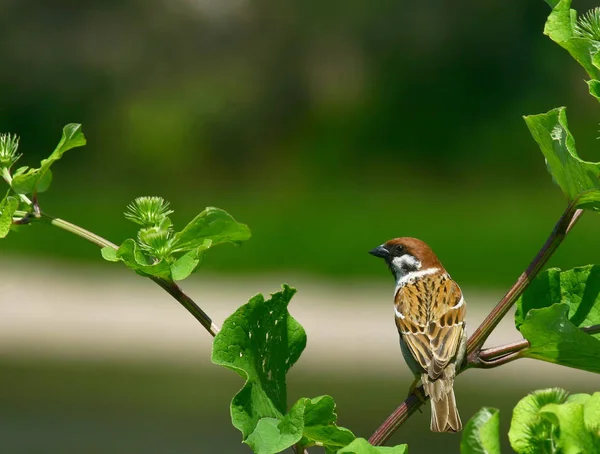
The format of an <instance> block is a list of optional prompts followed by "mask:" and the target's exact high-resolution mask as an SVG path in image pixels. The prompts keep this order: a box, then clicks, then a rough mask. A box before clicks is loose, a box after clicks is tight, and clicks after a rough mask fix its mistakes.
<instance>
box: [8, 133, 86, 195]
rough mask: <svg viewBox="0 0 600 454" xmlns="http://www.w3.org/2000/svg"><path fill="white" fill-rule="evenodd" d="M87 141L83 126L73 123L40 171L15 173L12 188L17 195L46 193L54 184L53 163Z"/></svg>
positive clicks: (41, 165)
mask: <svg viewBox="0 0 600 454" xmlns="http://www.w3.org/2000/svg"><path fill="white" fill-rule="evenodd" d="M85 143H86V140H85V137H84V135H83V132H82V131H81V125H80V124H76V123H71V124H68V125H66V126H65V127H64V128H63V132H62V137H61V139H60V142H59V143H58V145H57V146H56V148H55V149H54V151H53V152H52V154H51V155H50V156H49V157H48V158H46V159H42V162H41V163H40V167H39V168H38V169H27V170H25V169H23V168H21V169H19V171H18V172H16V173H15V175H14V178H13V180H12V183H11V187H12V188H13V190H14V191H15V192H16V193H17V194H32V193H36V192H44V191H46V190H47V189H48V187H49V186H50V183H51V182H52V173H51V171H50V167H51V166H52V164H53V163H55V162H56V161H58V160H59V159H60V158H62V155H63V154H64V153H65V152H66V151H68V150H71V149H72V148H76V147H81V146H83V145H85Z"/></svg>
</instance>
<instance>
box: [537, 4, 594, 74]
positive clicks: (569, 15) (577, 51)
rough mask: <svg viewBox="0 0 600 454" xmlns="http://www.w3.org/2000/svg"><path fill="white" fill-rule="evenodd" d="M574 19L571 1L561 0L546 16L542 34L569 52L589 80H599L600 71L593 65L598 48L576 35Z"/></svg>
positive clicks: (591, 41)
mask: <svg viewBox="0 0 600 454" xmlns="http://www.w3.org/2000/svg"><path fill="white" fill-rule="evenodd" d="M576 18H577V13H576V11H575V10H573V9H571V0H562V1H560V2H558V3H557V4H556V6H555V7H554V9H553V10H552V12H551V13H550V15H549V16H548V20H547V21H546V26H545V27H544V34H545V35H547V36H549V37H550V39H551V40H552V41H554V42H555V43H557V44H558V45H559V46H561V47H562V48H563V49H565V50H566V51H567V52H569V54H571V56H572V57H573V58H574V59H575V60H576V61H577V62H578V63H579V64H580V65H581V66H583V68H584V69H585V70H586V72H587V73H588V75H589V76H590V77H591V78H593V79H600V71H598V68H597V67H596V66H595V65H594V63H593V59H594V56H595V55H596V54H597V53H598V46H597V45H596V43H595V41H594V40H593V39H590V38H588V37H585V36H583V35H581V34H578V33H577V30H576V23H577V22H576Z"/></svg>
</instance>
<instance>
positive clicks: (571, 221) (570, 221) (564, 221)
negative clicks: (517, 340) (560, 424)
mask: <svg viewBox="0 0 600 454" xmlns="http://www.w3.org/2000/svg"><path fill="white" fill-rule="evenodd" d="M582 214H583V211H582V210H580V209H577V208H576V202H573V203H571V204H570V205H569V206H568V207H567V209H566V210H565V212H564V213H563V215H562V216H561V217H560V219H559V220H558V222H557V223H556V225H555V227H554V230H552V233H551V234H550V236H549V237H548V239H547V240H546V242H545V243H544V245H543V246H542V248H541V249H540V251H539V252H538V253H537V255H536V256H535V258H534V259H533V260H532V261H531V263H530V264H529V266H528V267H527V269H526V270H525V271H524V272H523V274H521V276H519V278H518V279H517V281H516V282H515V283H514V284H513V286H512V287H511V288H510V290H509V291H508V292H507V293H506V295H504V297H503V298H502V299H501V300H500V302H499V303H498V304H497V305H496V307H494V309H492V311H491V312H490V313H489V315H488V316H487V317H486V318H485V320H484V321H483V322H482V323H481V325H479V327H478V328H477V329H476V330H475V332H474V333H473V335H472V336H471V337H470V338H469V341H468V342H467V362H466V366H465V367H464V368H463V369H462V370H460V371H459V372H458V373H460V372H462V371H463V370H465V369H466V368H468V367H472V366H473V365H474V364H481V359H480V357H479V354H480V352H481V347H482V346H483V344H484V343H485V341H486V340H487V338H488V337H489V336H490V334H491V333H492V331H493V330H494V328H496V326H498V323H500V321H501V320H502V319H503V318H504V316H505V315H506V314H507V313H508V311H509V310H510V309H511V308H512V306H513V305H514V303H515V302H516V301H517V299H518V298H519V297H520V296H521V295H522V294H523V292H524V291H525V289H526V288H527V286H528V285H529V283H530V282H531V281H532V280H533V279H534V278H535V276H537V274H538V273H539V272H540V271H541V269H542V268H543V267H544V265H545V264H546V263H547V262H548V259H549V258H550V257H551V256H552V254H553V253H554V252H555V251H556V249H557V248H558V246H560V244H561V243H562V241H563V240H564V239H565V236H566V235H567V234H568V233H569V231H570V230H571V229H572V228H573V226H574V225H575V223H576V222H577V221H578V220H579V218H580V217H581V215H582ZM525 342H527V341H525ZM509 345H510V346H511V348H516V347H512V344H509ZM498 348H503V347H498ZM520 351H521V350H516V351H511V350H510V349H509V350H507V351H501V352H499V353H500V354H501V355H503V356H500V357H499V358H496V359H490V361H492V364H494V363H493V361H496V363H495V364H494V365H491V366H490V367H497V366H499V365H501V364H505V363H506V362H509V361H512V360H514V359H516V358H517V357H518V356H517V355H518V354H519V352H520ZM513 355H514V356H513ZM502 361H504V362H502ZM475 367H477V366H475ZM481 367H485V366H481ZM422 391H423V390H422V389H417V390H415V391H413V393H411V394H410V395H409V396H408V397H407V398H406V400H405V401H404V402H402V404H400V406H399V407H398V408H396V410H395V411H394V412H393V413H392V414H391V415H390V416H388V418H387V419H386V420H385V421H384V422H383V424H381V425H380V426H379V428H378V429H377V430H376V431H375V433H373V435H372V436H371V438H369V442H370V443H371V444H372V445H374V446H379V445H382V444H383V443H385V442H386V441H387V440H388V439H389V438H390V437H391V436H392V434H393V433H394V432H395V431H396V430H397V429H398V428H399V427H400V426H401V425H402V424H404V422H405V421H406V420H407V419H408V418H409V417H410V416H411V415H412V414H413V413H414V412H415V411H416V410H418V409H419V408H420V407H421V406H422V405H423V404H424V403H425V402H426V399H422V398H421V399H420V398H419V397H417V395H416V393H419V392H420V393H421V395H422V396H423V395H424V393H423V392H422Z"/></svg>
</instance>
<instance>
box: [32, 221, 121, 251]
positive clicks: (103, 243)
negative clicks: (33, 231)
mask: <svg viewBox="0 0 600 454" xmlns="http://www.w3.org/2000/svg"><path fill="white" fill-rule="evenodd" d="M40 220H41V221H43V222H46V223H49V224H51V225H53V226H55V227H58V228H59V229H63V230H66V231H67V232H70V233H73V234H74V235H77V236H78V237H81V238H83V239H84V240H88V241H89V242H91V243H94V244H95V245H96V246H98V247H109V248H112V249H119V246H117V245H116V244H114V243H111V242H110V241H108V240H107V239H105V238H102V237H101V236H99V235H96V234H95V233H92V232H90V231H89V230H86V229H84V228H83V227H79V226H78V225H75V224H72V223H71V222H69V221H65V220H64V219H59V218H53V217H52V216H48V215H47V214H42V215H41V218H40Z"/></svg>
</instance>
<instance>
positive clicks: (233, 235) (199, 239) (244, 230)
mask: <svg viewBox="0 0 600 454" xmlns="http://www.w3.org/2000/svg"><path fill="white" fill-rule="evenodd" d="M249 238H250V229H249V228H248V226H246V225H244V224H240V223H239V222H237V221H236V220H235V219H233V217H232V216H231V215H230V214H229V213H227V212H226V211H224V210H221V209H219V208H214V207H208V208H206V209H205V210H204V211H203V212H202V213H200V214H199V215H198V216H196V217H195V218H194V219H192V221H191V222H190V223H189V224H188V225H186V226H185V228H184V229H183V230H182V231H181V232H177V233H176V234H175V235H174V237H173V250H174V251H181V250H185V251H188V250H190V249H194V248H197V247H199V246H202V245H203V244H204V241H205V240H211V241H212V245H213V246H216V245H217V244H221V243H237V242H239V241H245V240H247V239H249Z"/></svg>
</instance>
